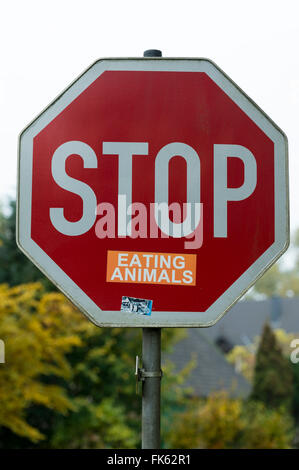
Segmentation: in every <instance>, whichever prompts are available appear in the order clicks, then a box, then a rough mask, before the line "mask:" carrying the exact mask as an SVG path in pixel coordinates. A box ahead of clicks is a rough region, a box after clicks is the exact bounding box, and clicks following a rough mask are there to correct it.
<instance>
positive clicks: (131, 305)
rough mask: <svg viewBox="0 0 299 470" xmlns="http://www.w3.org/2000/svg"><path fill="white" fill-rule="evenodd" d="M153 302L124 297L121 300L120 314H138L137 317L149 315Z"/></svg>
mask: <svg viewBox="0 0 299 470" xmlns="http://www.w3.org/2000/svg"><path fill="white" fill-rule="evenodd" d="M152 306H153V301H152V300H147V299H136V298H135V297H128V296H126V295H124V296H123V297H122V299H121V308H120V310H121V312H132V313H139V315H151V313H152Z"/></svg>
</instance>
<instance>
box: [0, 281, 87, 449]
mask: <svg viewBox="0 0 299 470" xmlns="http://www.w3.org/2000/svg"><path fill="white" fill-rule="evenodd" d="M52 295H53V294H52ZM49 296H50V297H49ZM53 302H54V303H55V298H53V297H52V298H51V294H43V292H42V287H41V285H40V284H28V285H26V286H24V285H21V286H17V287H13V288H9V287H8V286H7V285H5V284H4V285H1V286H0V337H1V339H2V340H3V341H4V344H5V356H6V363H5V364H0V366H1V367H0V403H1V407H0V426H2V427H5V428H8V429H10V430H11V431H13V432H14V433H16V434H18V435H21V436H25V437H27V438H28V439H30V440H31V441H33V442H37V441H38V440H40V439H42V438H43V434H42V432H41V431H40V430H39V429H38V428H37V427H35V426H32V425H31V424H30V423H28V422H27V421H26V416H25V415H26V409H27V408H28V406H30V405H32V404H35V405H42V406H43V407H45V408H47V409H51V410H54V411H56V412H59V413H62V414H65V413H66V412H67V411H68V410H70V409H72V406H73V405H72V403H71V401H70V400H69V398H68V397H67V395H66V393H65V390H64V389H63V388H62V387H60V386H59V385H55V384H51V383H45V382H42V381H41V380H40V377H41V376H45V377H48V376H52V375H54V376H57V377H60V378H65V379H69V378H70V377H71V374H72V371H71V368H70V366H69V364H68V362H67V361H66V358H65V354H66V353H68V352H69V351H70V350H71V348H72V347H74V346H78V345H80V343H81V340H80V338H79V336H78V329H80V322H79V321H78V320H77V317H76V315H75V312H74V309H73V308H72V307H71V305H70V304H65V312H64V318H62V317H61V316H60V317H59V316H58V315H57V314H56V315H55V311H54V312H52V311H51V315H50V310H49V303H51V304H53ZM51 310H52V309H51Z"/></svg>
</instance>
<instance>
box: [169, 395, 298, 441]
mask: <svg viewBox="0 0 299 470" xmlns="http://www.w3.org/2000/svg"><path fill="white" fill-rule="evenodd" d="M292 426H293V423H292V420H291V419H290V417H289V416H288V415H287V414H285V412H283V411H280V410H269V409H266V407H265V406H264V405H263V404H262V403H255V402H250V403H249V404H248V403H244V402H243V401H242V400H239V399H231V398H229V397H228V396H227V394H226V393H224V392H218V393H215V394H212V395H210V396H209V397H208V398H207V399H206V400H194V401H193V402H192V403H191V404H190V406H189V408H188V410H187V411H185V412H184V413H180V414H179V415H177V418H176V425H175V426H174V427H173V428H172V429H170V431H169V433H168V436H167V439H168V446H169V447H170V448H178V449H192V448H193V449H236V448H240V449H275V448H280V449H287V448H290V447H291V442H292V438H293V427H292Z"/></svg>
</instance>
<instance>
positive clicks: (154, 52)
mask: <svg viewBox="0 0 299 470" xmlns="http://www.w3.org/2000/svg"><path fill="white" fill-rule="evenodd" d="M143 57H162V52H161V51H159V50H158V49H148V50H147V51H144V53H143Z"/></svg>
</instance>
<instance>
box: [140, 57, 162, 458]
mask: <svg viewBox="0 0 299 470" xmlns="http://www.w3.org/2000/svg"><path fill="white" fill-rule="evenodd" d="M143 56H144V57H161V56H162V53H161V51H159V50H156V49H150V50H147V51H145V52H144V54H143ZM161 377H162V372H161V328H143V330H142V449H159V448H160V421H161V418H160V401H161Z"/></svg>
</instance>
